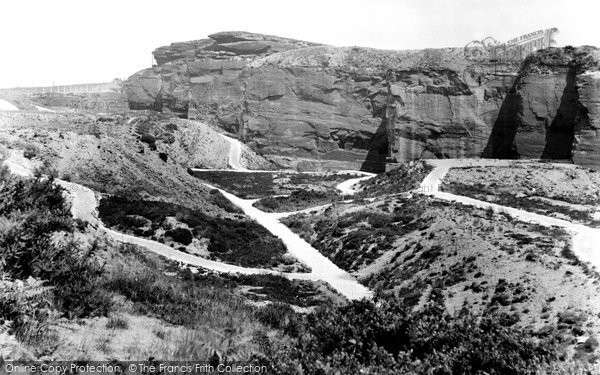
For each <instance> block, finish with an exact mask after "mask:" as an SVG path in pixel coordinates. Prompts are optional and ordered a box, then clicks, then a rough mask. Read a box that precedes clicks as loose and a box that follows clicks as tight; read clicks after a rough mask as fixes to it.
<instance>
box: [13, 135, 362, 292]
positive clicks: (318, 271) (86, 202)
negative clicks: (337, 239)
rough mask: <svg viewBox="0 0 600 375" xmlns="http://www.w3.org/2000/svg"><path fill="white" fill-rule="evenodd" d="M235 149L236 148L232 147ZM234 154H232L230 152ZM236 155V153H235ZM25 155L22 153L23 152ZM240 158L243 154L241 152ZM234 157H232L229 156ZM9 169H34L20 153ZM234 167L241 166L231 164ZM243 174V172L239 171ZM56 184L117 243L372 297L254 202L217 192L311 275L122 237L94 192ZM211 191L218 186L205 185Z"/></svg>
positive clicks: (75, 209) (78, 212) (74, 208)
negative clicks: (105, 221) (277, 240)
mask: <svg viewBox="0 0 600 375" xmlns="http://www.w3.org/2000/svg"><path fill="white" fill-rule="evenodd" d="M232 149H234V148H233V147H232ZM230 152H231V151H230ZM233 152H236V151H233ZM20 154H21V155H22V153H20ZM237 155H241V153H238V154H237ZM230 157H231V155H230ZM4 164H5V165H6V166H8V167H9V169H10V170H11V172H12V173H14V174H17V175H21V176H24V177H31V176H32V175H33V172H32V171H33V166H32V165H31V163H30V162H29V161H28V160H26V159H24V158H22V157H20V156H19V152H12V153H11V155H10V156H9V158H8V160H6V161H5V162H4ZM232 165H239V164H237V163H232ZM240 172H242V171H240ZM55 181H56V183H57V184H58V185H60V186H62V187H63V188H64V189H65V190H67V191H68V192H69V194H70V196H71V213H72V215H73V217H74V218H77V219H81V220H85V221H87V222H89V223H90V224H91V225H92V226H93V227H95V228H96V229H98V230H101V231H103V232H105V233H106V234H107V235H108V236H110V237H111V238H113V239H114V240H117V241H120V242H123V243H129V244H134V245H138V246H142V247H144V248H146V249H148V250H150V251H152V252H154V253H156V254H159V255H162V256H164V257H167V258H169V259H172V260H175V261H178V262H182V263H185V264H188V265H191V266H196V267H202V268H205V269H209V270H213V271H217V272H224V273H241V274H272V275H281V276H285V277H288V278H290V279H298V280H311V281H324V282H327V283H328V284H330V285H331V287H333V288H334V289H335V290H336V291H337V292H339V293H340V294H341V295H343V296H345V297H346V298H348V299H351V300H352V299H361V298H370V297H371V295H372V294H371V291H370V290H369V289H368V288H366V287H365V286H364V285H362V284H360V283H359V282H358V281H356V279H355V278H354V277H352V276H351V275H350V274H349V273H347V272H346V271H344V270H342V269H340V268H339V267H338V266H336V265H335V264H334V263H333V262H331V261H330V260H329V259H328V258H327V257H325V256H324V255H322V254H321V253H320V252H319V251H318V250H316V249H315V248H313V247H312V246H310V245H309V244H308V243H307V242H306V241H304V240H303V239H302V238H300V236H298V235H297V234H295V233H293V232H292V231H291V230H290V229H289V228H288V227H287V226H285V225H284V224H282V223H281V222H280V221H279V218H280V217H281V214H277V213H266V212H263V211H261V210H259V209H257V208H255V207H253V206H252V205H253V203H254V202H255V200H246V199H241V198H238V197H236V196H234V195H232V194H230V193H227V192H226V191H224V190H221V189H218V190H219V191H221V193H222V194H223V195H224V196H225V197H226V198H227V199H228V200H230V201H231V202H232V203H233V204H235V205H236V206H238V207H240V208H241V209H242V210H243V211H244V213H246V215H248V216H249V217H250V218H252V219H254V220H256V221H257V222H258V223H259V224H261V225H262V226H264V227H265V228H266V229H267V230H269V231H270V232H271V233H273V234H274V235H275V236H277V237H279V238H280V239H281V240H282V241H283V243H284V244H285V245H286V247H287V250H288V252H289V253H290V254H291V255H292V256H294V257H295V258H297V259H298V260H300V261H302V262H303V263H305V264H306V265H307V266H309V267H310V268H311V272H308V273H281V272H278V271H274V270H267V269H261V268H248V267H240V266H236V265H232V264H227V263H222V262H218V261H213V260H209V259H205V258H201V257H198V256H195V255H191V254H187V253H184V252H181V251H178V250H175V249H173V248H171V247H170V246H167V245H164V244H162V243H160V242H157V241H152V240H148V239H145V238H139V237H136V236H132V235H128V234H123V233H120V232H117V231H115V230H112V229H109V228H106V227H105V226H104V224H103V223H102V221H101V220H100V219H99V218H98V214H97V206H98V200H97V199H96V195H95V194H94V192H93V191H92V190H91V189H89V188H87V187H85V186H82V185H79V184H76V183H73V182H67V181H63V180H60V179H56V180H55ZM205 185H207V186H208V187H210V188H211V189H215V187H213V186H210V185H208V184H205Z"/></svg>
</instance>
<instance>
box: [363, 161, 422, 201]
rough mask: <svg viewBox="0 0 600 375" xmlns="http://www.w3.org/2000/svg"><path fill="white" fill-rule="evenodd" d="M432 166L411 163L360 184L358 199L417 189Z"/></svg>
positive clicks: (420, 162) (417, 162)
mask: <svg viewBox="0 0 600 375" xmlns="http://www.w3.org/2000/svg"><path fill="white" fill-rule="evenodd" d="M432 169H433V167H432V166H430V165H429V164H427V163H425V162H423V161H416V162H409V163H405V164H401V165H400V166H399V167H398V168H395V169H392V170H390V171H387V172H385V173H381V174H379V175H377V176H375V177H373V178H370V179H368V180H366V181H362V182H361V183H360V190H359V192H358V194H357V195H356V196H357V197H361V198H374V197H379V196H382V195H387V194H398V193H403V192H406V191H410V190H413V189H416V188H418V187H419V185H420V184H421V181H423V179H424V178H425V177H426V176H427V175H428V174H429V172H431V170H432Z"/></svg>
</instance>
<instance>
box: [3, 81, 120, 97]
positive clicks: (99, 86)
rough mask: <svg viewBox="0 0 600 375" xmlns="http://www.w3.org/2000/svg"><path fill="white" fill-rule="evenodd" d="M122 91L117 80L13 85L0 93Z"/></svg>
mask: <svg viewBox="0 0 600 375" xmlns="http://www.w3.org/2000/svg"><path fill="white" fill-rule="evenodd" d="M110 91H121V85H120V84H119V83H117V82H104V83H84V84H77V85H59V86H41V87H13V88H9V89H0V94H4V95H6V94H29V95H32V94H46V93H60V94H78V93H83V94H85V93H94V92H110Z"/></svg>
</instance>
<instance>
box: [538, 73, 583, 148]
mask: <svg viewBox="0 0 600 375" xmlns="http://www.w3.org/2000/svg"><path fill="white" fill-rule="evenodd" d="M576 78H577V72H576V68H575V67H574V66H572V67H571V68H570V69H569V71H568V72H567V84H566V86H565V88H564V90H563V93H562V97H561V98H560V105H559V107H558V110H557V111H556V116H554V119H553V120H552V123H551V124H550V126H546V146H545V148H544V151H543V152H542V155H541V158H542V159H560V160H565V159H567V160H572V158H573V142H574V140H575V127H576V125H578V124H582V123H583V124H585V123H588V124H589V118H588V115H587V109H586V108H585V107H584V106H583V105H582V104H581V103H580V102H579V93H578V91H577V84H576V82H575V81H576ZM578 128H581V126H578Z"/></svg>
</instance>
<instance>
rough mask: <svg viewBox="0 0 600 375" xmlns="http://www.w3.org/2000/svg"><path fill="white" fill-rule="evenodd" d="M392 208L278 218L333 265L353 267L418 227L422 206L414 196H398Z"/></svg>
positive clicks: (363, 264) (382, 252) (421, 225)
mask: <svg viewBox="0 0 600 375" xmlns="http://www.w3.org/2000/svg"><path fill="white" fill-rule="evenodd" d="M398 199H399V200H401V201H402V203H400V204H397V205H396V206H395V207H393V208H392V212H385V211H383V210H378V209H365V210H360V211H354V212H350V213H343V214H340V215H337V214H332V215H331V216H329V215H327V213H328V212H331V210H330V211H327V210H326V215H320V216H315V217H310V216H308V215H294V216H290V217H287V218H284V219H282V222H283V223H285V224H286V225H287V226H289V227H290V229H292V231H294V232H295V233H297V234H299V235H300V236H302V237H303V238H304V239H305V240H307V241H309V242H310V243H311V244H312V245H313V246H314V247H315V248H316V249H318V250H319V251H320V252H321V253H323V254H324V255H326V256H327V257H329V258H330V259H331V260H332V261H333V262H334V263H335V264H336V265H338V266H339V267H340V268H343V269H345V270H347V271H356V270H358V269H359V268H361V267H363V266H365V265H369V264H370V263H372V262H373V261H374V260H376V259H377V258H379V257H380V256H381V255H383V254H384V253H386V252H387V251H390V250H392V249H393V245H394V242H395V240H396V239H398V238H400V237H402V236H404V235H406V234H407V233H409V232H413V231H416V230H419V229H422V228H424V227H425V226H426V223H427V221H426V220H424V219H423V218H422V215H423V213H424V209H425V206H424V205H423V204H422V202H420V201H419V200H418V199H416V198H412V199H404V198H398Z"/></svg>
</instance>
